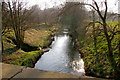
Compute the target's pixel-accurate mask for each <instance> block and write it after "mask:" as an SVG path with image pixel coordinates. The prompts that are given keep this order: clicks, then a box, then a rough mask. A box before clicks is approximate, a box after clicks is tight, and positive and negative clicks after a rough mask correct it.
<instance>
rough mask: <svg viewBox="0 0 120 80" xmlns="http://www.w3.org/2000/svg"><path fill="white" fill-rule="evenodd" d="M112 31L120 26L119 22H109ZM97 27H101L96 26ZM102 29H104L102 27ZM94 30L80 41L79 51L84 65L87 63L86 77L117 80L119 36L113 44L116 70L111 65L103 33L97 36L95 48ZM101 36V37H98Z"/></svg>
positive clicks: (89, 30) (89, 31)
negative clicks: (117, 25)
mask: <svg viewBox="0 0 120 80" xmlns="http://www.w3.org/2000/svg"><path fill="white" fill-rule="evenodd" d="M107 23H108V25H109V26H110V28H109V29H108V30H109V31H111V29H112V28H113V27H114V26H115V25H116V24H118V22H117V21H115V22H114V21H113V22H107ZM95 25H96V27H97V26H99V27H101V25H99V24H95ZM101 29H102V27H101ZM117 29H118V27H116V30H117ZM92 30H93V29H92V28H91V27H90V28H89V29H88V32H87V33H86V34H85V35H86V36H85V37H84V38H83V39H80V40H78V41H77V42H78V46H77V47H78V49H79V51H80V53H81V54H82V57H83V60H84V63H85V71H86V75H88V76H94V77H100V78H107V79H115V78H119V76H120V74H116V73H117V72H115V70H116V71H118V73H119V72H120V67H119V66H120V63H119V62H120V57H119V47H118V45H119V38H120V37H119V34H116V35H115V36H114V39H113V40H112V42H111V45H112V48H113V59H114V63H116V64H117V65H116V68H114V67H113V66H111V63H110V61H109V58H108V46H107V44H108V43H107V41H106V38H105V36H104V33H103V32H100V33H97V36H96V48H95V40H94V38H93V33H91V32H92ZM98 34H99V35H98Z"/></svg>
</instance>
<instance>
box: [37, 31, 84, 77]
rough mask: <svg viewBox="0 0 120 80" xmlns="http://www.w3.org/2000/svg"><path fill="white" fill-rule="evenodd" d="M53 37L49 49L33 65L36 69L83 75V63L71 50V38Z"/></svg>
mask: <svg viewBox="0 0 120 80" xmlns="http://www.w3.org/2000/svg"><path fill="white" fill-rule="evenodd" d="M63 33H65V34H64V35H57V36H55V37H54V39H55V40H54V41H53V42H52V45H51V49H50V50H49V51H48V52H45V53H44V54H43V55H42V56H41V58H40V59H39V60H38V61H37V63H36V64H35V68H36V69H40V70H47V71H56V72H63V73H70V74H75V75H80V76H83V75H85V70H84V61H83V59H81V57H80V54H79V53H78V52H77V51H76V50H75V49H74V48H73V45H72V44H73V43H72V40H71V37H70V36H68V35H66V34H67V32H66V31H63Z"/></svg>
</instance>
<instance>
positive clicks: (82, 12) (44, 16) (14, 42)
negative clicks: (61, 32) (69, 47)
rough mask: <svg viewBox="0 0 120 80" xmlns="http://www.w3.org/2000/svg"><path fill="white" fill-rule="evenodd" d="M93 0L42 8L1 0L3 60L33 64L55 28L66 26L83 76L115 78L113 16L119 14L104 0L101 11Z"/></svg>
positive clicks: (119, 30) (119, 52)
mask: <svg viewBox="0 0 120 80" xmlns="http://www.w3.org/2000/svg"><path fill="white" fill-rule="evenodd" d="M68 1H69V0H68ZM92 1H93V4H89V3H84V2H82V3H80V2H66V3H65V4H63V5H61V6H57V7H56V6H55V7H53V8H47V6H45V9H44V10H41V9H40V8H39V6H38V5H34V6H31V7H30V8H26V6H25V4H24V3H22V2H21V1H20V0H16V1H14V2H13V1H12V0H9V1H8V2H5V1H4V2H3V3H2V14H3V16H2V24H3V28H2V50H3V53H2V55H3V62H5V63H9V64H16V65H22V66H26V67H33V66H34V63H35V62H36V60H37V58H38V57H39V56H40V55H42V49H43V48H46V47H48V46H49V44H50V43H51V38H50V36H51V35H52V34H53V33H54V32H55V31H56V30H57V29H60V28H66V27H67V28H69V29H70V36H72V38H73V41H74V42H75V47H76V49H77V50H79V51H80V53H81V54H82V56H83V59H84V61H85V70H86V75H90V76H95V77H102V78H115V79H118V78H119V76H120V74H119V73H120V27H119V26H120V23H119V21H118V20H117V19H116V18H117V17H118V19H119V17H120V15H118V14H117V13H111V12H108V7H109V6H108V5H107V4H108V1H107V0H104V1H103V2H101V3H103V4H104V10H101V7H100V6H99V4H98V3H97V1H95V0H92ZM85 6H89V7H91V10H90V11H88V10H87V9H86V7H85ZM28 15H29V16H28ZM112 18H113V19H112ZM56 26H57V27H56ZM58 26H60V27H58ZM61 26H62V27H61Z"/></svg>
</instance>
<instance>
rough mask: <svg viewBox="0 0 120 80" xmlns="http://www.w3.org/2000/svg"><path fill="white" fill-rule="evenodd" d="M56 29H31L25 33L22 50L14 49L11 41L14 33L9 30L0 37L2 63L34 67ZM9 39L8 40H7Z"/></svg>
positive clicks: (53, 27) (14, 46)
mask: <svg viewBox="0 0 120 80" xmlns="http://www.w3.org/2000/svg"><path fill="white" fill-rule="evenodd" d="M56 29H57V27H55V26H52V27H39V28H31V29H28V30H26V31H25V38H24V42H25V45H24V46H23V48H22V49H19V48H17V47H16V45H15V44H14V43H13V41H12V40H11V37H12V38H15V37H14V32H13V30H11V31H10V32H9V33H7V34H6V35H5V36H2V39H3V47H4V50H3V52H2V62H4V63H8V64H14V65H19V66H25V67H34V65H35V63H36V62H37V60H38V59H39V58H40V57H41V55H42V54H43V53H44V51H45V49H46V48H48V47H49V46H50V44H51V42H52V39H51V36H53V34H54V33H53V31H55V30H56ZM9 37H10V38H9Z"/></svg>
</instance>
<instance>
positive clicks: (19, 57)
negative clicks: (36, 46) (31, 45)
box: [3, 49, 42, 67]
mask: <svg viewBox="0 0 120 80" xmlns="http://www.w3.org/2000/svg"><path fill="white" fill-rule="evenodd" d="M41 54H42V52H41V51H31V52H24V51H23V50H21V49H19V50H17V51H16V52H14V53H12V54H10V55H7V56H3V62H5V63H8V64H14V65H19V66H25V67H34V64H35V62H36V60H37V57H39V56H40V55H41Z"/></svg>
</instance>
